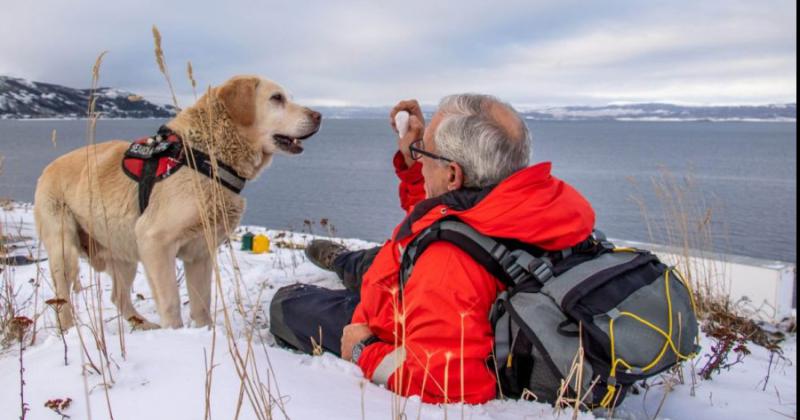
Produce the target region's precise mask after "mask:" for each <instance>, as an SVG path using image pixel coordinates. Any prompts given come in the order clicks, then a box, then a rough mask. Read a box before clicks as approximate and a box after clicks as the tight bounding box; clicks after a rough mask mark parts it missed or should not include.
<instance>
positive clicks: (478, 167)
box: [433, 94, 531, 188]
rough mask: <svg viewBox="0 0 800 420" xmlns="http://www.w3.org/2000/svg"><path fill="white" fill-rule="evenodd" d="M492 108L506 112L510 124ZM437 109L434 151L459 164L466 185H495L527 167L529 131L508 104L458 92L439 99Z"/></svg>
mask: <svg viewBox="0 0 800 420" xmlns="http://www.w3.org/2000/svg"><path fill="white" fill-rule="evenodd" d="M498 106H499V108H495V107H498ZM492 108H494V109H495V110H500V111H501V112H502V111H505V112H509V113H510V114H509V115H510V116H513V118H512V121H513V122H512V124H511V126H509V124H508V123H506V124H503V123H502V122H501V120H499V118H498V116H497V113H496V112H492ZM438 112H440V113H441V114H442V121H441V123H440V124H439V126H438V127H437V129H436V132H435V133H434V138H433V140H434V144H435V145H436V151H437V153H439V154H441V155H442V156H445V157H447V158H449V159H452V160H453V161H454V162H456V163H458V164H459V165H460V166H461V169H462V170H463V171H464V186H465V187H469V188H484V187H487V186H490V185H494V184H497V183H499V182H500V181H502V180H504V179H506V178H508V177H509V176H510V175H511V174H513V173H514V172H516V171H518V170H520V169H523V168H525V167H526V166H528V159H529V154H530V150H531V146H530V143H531V139H530V134H529V132H528V127H527V126H526V125H525V122H524V121H523V120H522V118H520V116H519V114H517V112H516V111H515V110H514V108H512V107H511V105H509V104H507V103H505V102H502V101H500V100H499V99H497V98H495V97H494V96H490V95H477V94H460V95H451V96H447V97H445V98H444V99H442V101H441V102H440V103H439V111H438Z"/></svg>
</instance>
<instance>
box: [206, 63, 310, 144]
mask: <svg viewBox="0 0 800 420" xmlns="http://www.w3.org/2000/svg"><path fill="white" fill-rule="evenodd" d="M216 96H217V98H218V99H219V100H221V101H222V103H223V104H224V105H225V108H226V109H227V111H228V115H229V116H230V118H231V120H232V121H233V122H234V123H235V124H237V125H238V126H239V127H240V129H241V130H242V131H243V132H245V133H247V134H248V135H247V137H248V138H249V139H250V140H251V141H255V142H257V143H258V144H257V145H254V146H257V147H260V149H261V150H262V151H263V152H264V153H265V154H267V155H271V154H273V153H275V152H283V153H286V154H290V155H296V154H298V153H302V152H303V146H302V142H303V140H305V139H307V138H309V137H311V136H312V135H313V134H314V133H316V132H317V131H318V130H319V127H320V123H321V122H322V116H321V115H320V113H319V112H316V111H313V110H311V109H309V108H306V107H304V106H301V105H298V104H296V103H294V102H293V101H292V100H291V99H290V98H289V96H288V95H287V94H286V92H285V91H284V89H283V88H282V87H281V86H279V85H278V84H277V83H275V82H272V81H270V80H267V79H263V78H260V77H257V76H236V77H233V78H232V79H230V80H228V81H227V82H225V83H224V84H223V85H221V86H219V87H218V88H217V89H216Z"/></svg>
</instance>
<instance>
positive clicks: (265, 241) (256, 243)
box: [253, 235, 269, 254]
mask: <svg viewBox="0 0 800 420" xmlns="http://www.w3.org/2000/svg"><path fill="white" fill-rule="evenodd" d="M265 252H269V238H267V236H266V235H256V236H254V237H253V254H263V253H265Z"/></svg>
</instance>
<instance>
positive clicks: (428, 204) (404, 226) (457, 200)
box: [395, 185, 496, 240]
mask: <svg viewBox="0 0 800 420" xmlns="http://www.w3.org/2000/svg"><path fill="white" fill-rule="evenodd" d="M495 187H496V185H490V186H488V187H485V188H461V189H459V190H456V191H449V192H447V193H445V194H442V195H440V196H438V197H433V198H428V199H425V200H422V201H420V202H419V203H417V205H416V206H414V209H413V210H411V213H409V214H408V216H406V218H405V219H404V220H403V223H401V224H400V227H399V229H398V231H397V234H396V235H395V240H402V239H405V238H407V237H409V236H411V234H412V233H413V231H412V229H411V227H412V226H413V225H414V223H415V222H416V221H417V220H419V219H421V218H422V217H423V216H425V215H426V214H428V212H430V211H431V210H432V209H433V208H435V207H437V206H440V205H444V206H446V207H448V208H451V209H453V210H458V211H464V210H468V209H471V208H473V207H475V205H476V204H478V203H479V202H480V201H481V200H483V199H484V198H486V196H487V195H489V193H490V192H492V190H493V189H494V188H495Z"/></svg>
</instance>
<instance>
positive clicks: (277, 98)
mask: <svg viewBox="0 0 800 420" xmlns="http://www.w3.org/2000/svg"><path fill="white" fill-rule="evenodd" d="M269 100H271V101H275V102H283V100H284V98H283V95H281V94H280V93H276V94H274V95H272V96H271V97H270V98H269Z"/></svg>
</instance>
